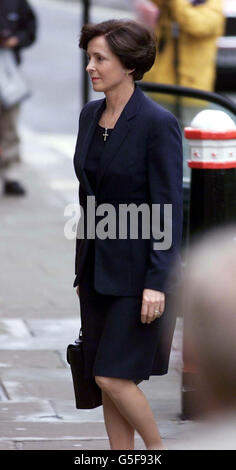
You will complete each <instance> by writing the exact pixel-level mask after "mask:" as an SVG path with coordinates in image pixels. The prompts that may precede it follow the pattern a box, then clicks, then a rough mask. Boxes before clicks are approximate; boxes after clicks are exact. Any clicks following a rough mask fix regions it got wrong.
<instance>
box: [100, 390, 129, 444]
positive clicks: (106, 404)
mask: <svg viewBox="0 0 236 470" xmlns="http://www.w3.org/2000/svg"><path fill="white" fill-rule="evenodd" d="M102 403H103V415H104V421H105V426H106V430H107V434H108V437H109V441H110V447H111V449H112V450H133V449H134V428H133V427H132V426H130V424H129V423H128V421H127V420H126V419H124V418H123V416H122V415H121V414H120V412H119V411H118V408H117V407H116V406H115V405H114V403H113V401H112V400H111V399H110V397H109V395H108V394H107V393H106V392H104V391H102Z"/></svg>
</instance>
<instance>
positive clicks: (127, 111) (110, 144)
mask: <svg viewBox="0 0 236 470" xmlns="http://www.w3.org/2000/svg"><path fill="white" fill-rule="evenodd" d="M143 98H144V94H143V92H142V91H141V90H140V88H139V87H138V86H137V85H135V90H134V93H133V94H132V96H131V97H130V99H129V101H128V103H127V104H126V106H125V107H124V109H123V111H122V113H121V115H120V117H119V119H118V120H117V122H116V125H115V128H114V130H113V132H112V133H111V135H110V137H109V139H108V141H107V142H106V145H105V149H104V152H103V154H102V155H101V158H100V161H99V166H98V170H97V185H96V195H97V192H98V189H99V187H100V185H101V182H102V178H103V177H104V174H105V172H106V169H107V167H108V165H109V164H110V163H111V162H112V160H113V159H114V158H115V156H116V154H117V152H118V150H119V148H120V147H121V145H122V143H123V142H124V140H125V138H126V137H127V134H128V132H129V130H130V128H131V126H130V123H129V120H130V119H131V118H132V117H133V116H135V115H136V113H137V112H138V110H139V107H140V106H141V103H142V100H143ZM105 106H106V99H104V100H103V101H102V103H100V104H99V107H98V108H97V110H96V111H95V113H94V117H93V119H92V121H91V124H90V125H89V128H88V132H87V134H86V136H85V137H84V139H83V144H82V147H81V150H80V154H81V158H80V163H79V166H80V167H81V176H82V179H83V181H84V185H85V187H86V189H87V191H88V194H91V195H93V191H92V189H91V186H90V184H89V182H88V179H87V176H86V172H85V170H84V166H85V161H86V157H87V154H88V150H89V146H90V143H91V141H92V137H93V134H94V131H95V128H96V125H97V123H98V121H99V119H100V117H101V115H102V112H103V111H104V109H105Z"/></svg>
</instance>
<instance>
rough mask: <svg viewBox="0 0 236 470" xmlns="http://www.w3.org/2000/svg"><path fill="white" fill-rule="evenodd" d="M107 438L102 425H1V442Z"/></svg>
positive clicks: (21, 423) (52, 423) (55, 423)
mask: <svg viewBox="0 0 236 470" xmlns="http://www.w3.org/2000/svg"><path fill="white" fill-rule="evenodd" d="M106 437H107V434H106V429H105V425H104V423H97V422H93V423H82V424H81V423H67V422H62V421H61V420H60V419H58V420H57V422H46V423H41V422H28V421H17V422H12V421H5V422H4V423H2V430H1V437H0V441H2V440H5V439H6V440H8V441H11V440H14V441H25V440H28V441H30V440H37V439H38V440H41V439H43V440H49V439H50V440H58V439H60V440H62V441H63V440H64V441H67V440H81V439H82V440H90V439H95V440H97V439H101V438H102V439H105V438H106Z"/></svg>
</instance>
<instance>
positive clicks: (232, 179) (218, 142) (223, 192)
mask: <svg viewBox="0 0 236 470" xmlns="http://www.w3.org/2000/svg"><path fill="white" fill-rule="evenodd" d="M217 113H219V111H213V110H210V111H209V110H208V111H207V110H206V111H203V112H202V113H199V114H198V115H197V116H196V118H195V119H194V121H195V123H197V124H198V125H197V127H196V126H195V123H194V125H193V123H192V125H193V127H192V128H191V127H190V128H186V129H185V137H186V138H187V139H189V141H190V144H189V145H190V160H189V162H188V164H189V167H190V168H191V170H192V173H191V193H190V220H189V241H190V243H191V242H192V241H193V240H194V239H196V237H197V236H198V235H201V234H203V233H204V232H206V231H207V230H208V229H213V228H217V227H219V226H223V225H227V224H229V223H232V222H235V220H236V198H235V188H236V145H235V139H236V127H235V128H234V122H233V121H232V130H229V131H227V130H225V131H222V130H219V131H218V130H217V129H225V128H227V125H228V124H229V125H231V124H230V123H229V117H228V115H227V114H226V113H223V112H222V114H221V115H219V114H217ZM200 115H201V116H202V118H201V117H200ZM204 116H205V117H204ZM201 119H202V120H203V121H201ZM220 119H222V122H220V123H219V122H218V120H220ZM207 120H208V123H209V124H208V126H209V127H210V130H207V126H206V121H207ZM225 120H226V125H225ZM212 123H213V125H212ZM209 127H208V129H209ZM214 127H215V129H216V130H214ZM216 288H217V286H216ZM199 295H201V293H199ZM187 321H188V312H184V340H183V364H184V365H183V373H182V418H183V419H193V418H194V417H196V416H198V415H199V413H200V412H202V411H203V409H202V407H203V406H204V404H202V405H201V408H200V406H199V403H200V402H199V399H198V390H197V385H196V384H197V380H196V379H197V374H198V371H197V370H196V367H195V365H194V364H193V361H192V358H191V357H190V354H189V349H188V346H187V344H188V341H187V340H188V338H186V333H185V331H186V330H185V326H186V322H187ZM213 328H214V325H213Z"/></svg>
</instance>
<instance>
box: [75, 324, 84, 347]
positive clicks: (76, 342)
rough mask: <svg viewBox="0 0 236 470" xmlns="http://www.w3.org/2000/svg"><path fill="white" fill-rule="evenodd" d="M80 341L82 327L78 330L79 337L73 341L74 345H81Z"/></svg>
mask: <svg viewBox="0 0 236 470" xmlns="http://www.w3.org/2000/svg"><path fill="white" fill-rule="evenodd" d="M81 341H82V327H81V328H80V330H79V336H78V338H77V339H76V340H75V344H79V343H81Z"/></svg>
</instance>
